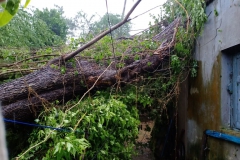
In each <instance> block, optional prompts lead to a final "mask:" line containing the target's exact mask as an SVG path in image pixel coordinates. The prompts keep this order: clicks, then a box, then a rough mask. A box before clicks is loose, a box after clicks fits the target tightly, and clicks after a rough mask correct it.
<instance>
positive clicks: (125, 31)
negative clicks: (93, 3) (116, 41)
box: [92, 13, 131, 38]
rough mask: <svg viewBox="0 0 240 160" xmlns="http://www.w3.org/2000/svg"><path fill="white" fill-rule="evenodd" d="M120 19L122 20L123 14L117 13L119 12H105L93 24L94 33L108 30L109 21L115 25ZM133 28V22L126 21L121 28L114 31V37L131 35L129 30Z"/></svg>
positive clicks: (111, 24)
mask: <svg viewBox="0 0 240 160" xmlns="http://www.w3.org/2000/svg"><path fill="white" fill-rule="evenodd" d="M108 18H109V22H108ZM120 21H122V19H121V16H120V15H117V14H111V13H109V14H105V15H104V16H103V17H102V18H101V19H100V20H99V21H97V22H95V23H94V24H93V28H92V30H93V32H94V35H96V34H98V33H100V32H101V31H104V30H107V29H109V23H110V26H114V25H115V24H117V23H119V22H120ZM130 28H131V24H130V23H126V24H124V25H123V26H121V27H120V28H118V29H116V30H115V31H113V32H112V33H113V37H115V38H119V37H129V36H130V34H129V31H130Z"/></svg>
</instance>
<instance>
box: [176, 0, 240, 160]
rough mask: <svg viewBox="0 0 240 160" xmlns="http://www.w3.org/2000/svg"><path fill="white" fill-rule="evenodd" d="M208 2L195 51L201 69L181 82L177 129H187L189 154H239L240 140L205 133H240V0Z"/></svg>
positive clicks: (216, 156)
mask: <svg viewBox="0 0 240 160" xmlns="http://www.w3.org/2000/svg"><path fill="white" fill-rule="evenodd" d="M207 2H208V3H207V7H206V14H207V16H208V20H207V22H206V24H205V26H204V30H203V32H202V34H201V36H200V37H199V38H198V39H197V41H196V48H195V53H194V59H195V60H197V61H198V67H199V68H198V74H197V77H195V78H189V79H188V80H187V81H186V82H184V83H183V84H182V86H181V94H180V97H179V99H180V101H179V106H178V110H179V114H178V130H179V134H180V131H181V129H184V130H185V136H184V143H185V151H186V152H185V153H186V159H189V160H198V159H209V160H214V159H216V160H221V159H224V160H225V159H226V160H230V159H231V160H239V159H240V145H239V144H236V143H233V142H229V141H226V140H221V139H219V138H213V137H211V136H209V137H208V138H207V141H204V139H203V137H204V134H205V132H204V131H205V130H213V131H217V132H220V136H221V134H223V133H225V134H226V135H229V136H235V137H236V138H237V137H239V138H240V85H239V84H240V0H214V1H207ZM205 142H206V143H205Z"/></svg>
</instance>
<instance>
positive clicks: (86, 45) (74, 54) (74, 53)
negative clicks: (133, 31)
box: [48, 0, 141, 65]
mask: <svg viewBox="0 0 240 160" xmlns="http://www.w3.org/2000/svg"><path fill="white" fill-rule="evenodd" d="M140 2H141V0H138V1H137V2H136V3H135V4H134V5H133V7H132V8H131V10H130V11H129V12H128V14H127V15H126V17H125V18H124V19H123V20H122V21H121V22H119V23H117V24H116V25H114V26H112V27H111V28H110V29H108V30H106V31H104V32H102V33H100V34H99V35H98V36H96V37H95V38H93V39H92V40H91V41H89V42H88V43H86V44H85V45H83V46H82V47H80V48H79V49H77V50H76V51H74V52H72V53H69V54H66V55H63V56H61V57H58V58H55V59H53V60H51V61H50V62H49V63H48V65H50V64H53V63H55V62H59V61H62V62H64V61H67V60H69V59H71V58H73V57H74V56H76V55H77V54H78V53H80V52H82V51H83V50H85V49H86V48H88V47H90V46H91V45H93V44H94V43H96V42H97V41H99V40H100V39H102V38H103V37H104V36H106V35H107V34H109V33H110V32H112V31H114V30H115V29H117V28H119V27H121V26H122V25H123V24H125V23H127V22H129V21H130V20H131V19H129V16H130V15H131V14H132V12H133V11H134V9H135V8H136V7H137V5H138V4H139V3H140Z"/></svg>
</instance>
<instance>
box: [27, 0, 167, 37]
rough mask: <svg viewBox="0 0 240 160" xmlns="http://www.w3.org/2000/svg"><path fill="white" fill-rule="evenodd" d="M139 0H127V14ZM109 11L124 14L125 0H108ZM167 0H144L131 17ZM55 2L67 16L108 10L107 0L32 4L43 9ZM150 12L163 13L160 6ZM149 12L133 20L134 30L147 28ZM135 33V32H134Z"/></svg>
mask: <svg viewBox="0 0 240 160" xmlns="http://www.w3.org/2000/svg"><path fill="white" fill-rule="evenodd" d="M136 1H137V0H127V5H126V10H125V14H126V13H127V12H128V11H129V10H130V8H131V7H132V6H133V4H134V3H135V2H136ZM107 2H108V11H109V13H115V14H120V15H121V14H122V9H123V5H124V0H108V1H107ZM164 2H166V0H142V1H141V2H140V4H139V5H138V6H137V8H136V9H135V10H134V12H133V13H132V15H131V16H130V17H135V16H136V15H139V14H141V13H143V12H145V11H147V10H149V9H151V8H153V7H156V6H158V5H162V4H163V3H164ZM54 4H56V5H58V6H62V7H63V10H64V12H65V16H66V17H69V18H70V17H74V16H75V15H76V13H77V12H78V11H83V12H85V13H87V14H88V15H89V16H90V15H93V14H95V15H100V16H102V15H104V14H105V13H106V11H107V9H106V0H31V2H30V4H29V5H30V6H33V7H36V8H39V9H42V8H53V7H54ZM149 13H151V14H155V15H157V14H161V11H160V9H159V8H156V9H154V10H152V11H150V12H149ZM149 13H146V14H145V15H142V16H140V17H138V18H136V19H134V20H133V21H132V23H133V26H132V30H138V29H145V28H147V27H148V23H149V21H150V20H151V18H150V16H149ZM132 33H133V32H132Z"/></svg>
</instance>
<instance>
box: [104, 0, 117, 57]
mask: <svg viewBox="0 0 240 160" xmlns="http://www.w3.org/2000/svg"><path fill="white" fill-rule="evenodd" d="M106 8H107V16H108V26H109V29H110V35H111V42H112V50H113V57H114V60H115V61H116V56H115V50H114V45H113V35H112V28H111V24H110V19H109V13H108V3H107V0H106Z"/></svg>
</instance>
